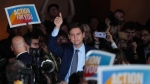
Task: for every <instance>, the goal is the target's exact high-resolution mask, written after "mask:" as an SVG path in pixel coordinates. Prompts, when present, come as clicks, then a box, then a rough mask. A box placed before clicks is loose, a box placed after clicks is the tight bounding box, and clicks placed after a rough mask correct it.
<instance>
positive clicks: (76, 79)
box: [68, 71, 83, 84]
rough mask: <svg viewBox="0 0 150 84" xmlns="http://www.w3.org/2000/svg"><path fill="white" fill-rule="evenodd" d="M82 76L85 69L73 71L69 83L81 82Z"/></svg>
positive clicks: (76, 83)
mask: <svg viewBox="0 0 150 84" xmlns="http://www.w3.org/2000/svg"><path fill="white" fill-rule="evenodd" d="M80 78H83V71H78V72H75V73H73V74H72V75H71V76H70V77H69V82H68V84H79V83H80Z"/></svg>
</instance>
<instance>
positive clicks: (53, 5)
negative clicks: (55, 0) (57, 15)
mask: <svg viewBox="0 0 150 84" xmlns="http://www.w3.org/2000/svg"><path fill="white" fill-rule="evenodd" d="M52 7H56V9H57V10H59V6H58V5H57V4H50V5H49V6H48V8H47V12H48V13H49V10H50V9H51V8H52Z"/></svg>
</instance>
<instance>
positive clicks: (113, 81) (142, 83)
mask: <svg viewBox="0 0 150 84" xmlns="http://www.w3.org/2000/svg"><path fill="white" fill-rule="evenodd" d="M149 78H150V67H149V65H115V66H109V67H108V66H107V67H98V79H97V80H98V84H150V79H149Z"/></svg>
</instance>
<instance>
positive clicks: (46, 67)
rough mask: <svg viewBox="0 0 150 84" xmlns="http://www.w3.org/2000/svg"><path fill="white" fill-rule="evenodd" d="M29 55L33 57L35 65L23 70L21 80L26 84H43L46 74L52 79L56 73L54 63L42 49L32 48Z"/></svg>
mask: <svg viewBox="0 0 150 84" xmlns="http://www.w3.org/2000/svg"><path fill="white" fill-rule="evenodd" d="M29 54H30V55H32V56H33V64H31V65H27V66H26V67H27V68H26V69H23V70H22V73H21V79H22V80H23V81H24V82H25V83H26V84H43V80H46V78H45V74H46V75H47V76H49V77H50V75H51V72H53V71H54V69H55V65H54V62H53V61H52V60H51V59H50V58H49V57H48V56H46V55H44V54H43V53H42V50H41V49H37V48H30V50H29ZM31 80H34V81H31ZM33 82H34V83H33Z"/></svg>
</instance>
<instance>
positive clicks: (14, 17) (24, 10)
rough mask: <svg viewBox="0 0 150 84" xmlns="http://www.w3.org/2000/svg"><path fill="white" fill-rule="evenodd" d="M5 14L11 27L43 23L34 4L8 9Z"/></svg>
mask: <svg viewBox="0 0 150 84" xmlns="http://www.w3.org/2000/svg"><path fill="white" fill-rule="evenodd" d="M5 12H6V15H7V19H8V22H9V25H10V27H11V28H12V27H17V26H22V25H26V23H28V24H37V23H41V22H40V19H39V16H38V14H37V11H36V8H35V5H34V4H23V5H16V6H11V7H6V8H5Z"/></svg>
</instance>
